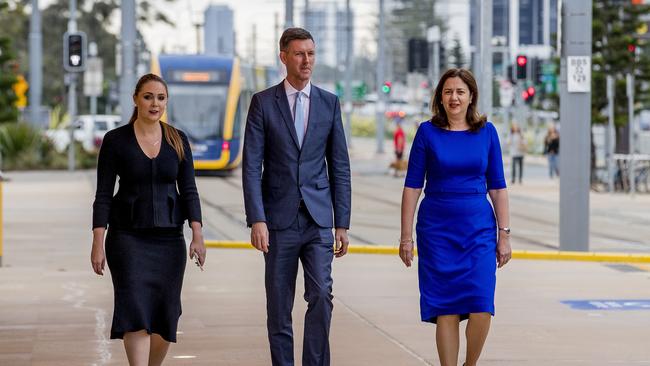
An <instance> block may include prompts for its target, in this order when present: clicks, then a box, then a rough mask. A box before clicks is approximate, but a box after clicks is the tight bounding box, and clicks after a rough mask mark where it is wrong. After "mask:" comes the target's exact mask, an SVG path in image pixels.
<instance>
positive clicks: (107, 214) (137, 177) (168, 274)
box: [91, 74, 206, 366]
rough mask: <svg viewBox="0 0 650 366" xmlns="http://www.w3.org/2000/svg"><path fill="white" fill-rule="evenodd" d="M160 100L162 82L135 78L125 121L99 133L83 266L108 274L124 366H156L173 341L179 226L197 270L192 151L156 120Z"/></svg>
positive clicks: (199, 241)
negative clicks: (87, 262)
mask: <svg viewBox="0 0 650 366" xmlns="http://www.w3.org/2000/svg"><path fill="white" fill-rule="evenodd" d="M167 98H168V91H167V85H166V83H165V82H164V80H163V79H161V78H160V77H158V76H156V75H154V74H147V75H144V76H142V77H141V78H140V80H138V83H137V84H136V86H135V91H134V92H133V102H134V103H135V108H134V110H133V115H132V116H131V120H130V121H129V123H128V124H126V125H124V126H122V127H119V128H116V129H114V130H112V131H109V132H108V133H107V134H106V136H105V137H104V141H103V143H102V147H101V149H100V151H99V161H98V164H97V193H96V195H95V203H94V204H93V245H92V253H91V263H92V267H93V270H94V271H95V273H97V274H98V275H103V271H104V264H105V263H106V264H108V268H109V269H110V271H111V277H112V280H113V289H114V296H115V307H114V310H113V325H112V328H111V339H116V338H118V339H123V340H124V348H125V350H126V355H127V358H128V360H129V364H130V365H132V366H134V365H148V366H152V365H160V364H162V362H163V360H164V358H165V355H166V354H167V350H168V349H169V343H170V342H176V329H177V326H178V319H179V317H180V315H181V287H182V285H183V273H184V272H185V263H186V258H185V255H186V249H185V239H184V237H183V223H184V222H185V220H186V219H187V220H189V223H190V226H191V228H192V242H191V244H190V248H189V254H190V257H194V258H196V261H197V264H198V265H200V266H203V264H204V263H205V254H206V252H205V246H204V243H203V235H202V231H201V206H200V201H199V194H198V191H197V188H196V183H195V181H194V166H193V162H192V151H191V149H190V146H189V142H188V140H187V136H185V134H184V133H183V132H181V131H180V130H177V129H176V128H174V127H172V126H170V125H168V124H167V123H164V122H162V121H160V118H161V116H162V115H163V114H164V113H165V107H166V105H167ZM117 177H119V190H118V192H117V194H115V196H113V191H114V187H115V180H116V178H117ZM177 187H178V188H177ZM107 226H108V232H107V234H106V251H105V252H104V233H105V232H106V227H107Z"/></svg>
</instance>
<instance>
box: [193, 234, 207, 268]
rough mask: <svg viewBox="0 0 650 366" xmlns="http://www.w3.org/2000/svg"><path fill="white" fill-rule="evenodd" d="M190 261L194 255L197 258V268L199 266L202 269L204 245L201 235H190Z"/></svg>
mask: <svg viewBox="0 0 650 366" xmlns="http://www.w3.org/2000/svg"><path fill="white" fill-rule="evenodd" d="M189 252H190V253H189V254H190V259H192V258H193V257H194V255H196V256H197V257H198V258H199V266H201V269H203V265H204V264H205V254H206V250H205V243H204V242H203V235H202V234H200V233H199V234H194V235H192V242H191V243H190V251H189Z"/></svg>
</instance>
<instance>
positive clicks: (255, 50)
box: [251, 23, 257, 66]
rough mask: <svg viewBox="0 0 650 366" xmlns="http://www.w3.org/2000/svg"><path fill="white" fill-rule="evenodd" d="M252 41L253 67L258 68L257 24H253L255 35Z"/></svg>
mask: <svg viewBox="0 0 650 366" xmlns="http://www.w3.org/2000/svg"><path fill="white" fill-rule="evenodd" d="M252 38H253V39H252V41H251V58H252V60H253V66H257V24H255V23H253V35H252Z"/></svg>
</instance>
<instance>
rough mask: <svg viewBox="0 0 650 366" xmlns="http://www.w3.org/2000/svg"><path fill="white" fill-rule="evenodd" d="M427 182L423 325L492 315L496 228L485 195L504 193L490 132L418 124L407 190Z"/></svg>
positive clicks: (421, 266) (421, 235) (420, 220)
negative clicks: (440, 317)
mask: <svg viewBox="0 0 650 366" xmlns="http://www.w3.org/2000/svg"><path fill="white" fill-rule="evenodd" d="M425 180H426V186H425V187H424V194H425V196H424V199H423V200H422V202H421V203H420V209H419V211H418V216H417V224H416V233H417V248H418V257H419V262H418V275H419V282H420V313H421V316H422V320H423V321H426V322H433V323H435V322H436V320H437V317H438V315H453V314H457V315H460V318H461V320H464V319H467V318H468V317H469V314H470V313H480V312H489V313H490V314H492V315H494V288H495V285H496V244H497V226H496V219H495V216H494V210H493V209H492V206H491V205H490V202H489V201H488V199H487V190H490V189H500V188H505V187H506V181H505V179H504V176H503V162H502V159H501V146H500V144H499V136H498V134H497V131H496V129H495V128H494V125H492V123H490V122H487V123H486V124H485V126H484V127H483V128H481V129H480V130H479V131H477V132H471V131H449V130H445V129H442V128H439V127H437V126H435V125H434V124H433V123H431V122H429V121H427V122H423V123H422V124H420V127H419V128H418V131H417V133H416V135H415V139H414V141H413V145H412V146H411V154H410V156H409V165H408V172H407V174H406V181H405V183H404V185H405V186H406V187H410V188H422V187H423V186H424V183H425Z"/></svg>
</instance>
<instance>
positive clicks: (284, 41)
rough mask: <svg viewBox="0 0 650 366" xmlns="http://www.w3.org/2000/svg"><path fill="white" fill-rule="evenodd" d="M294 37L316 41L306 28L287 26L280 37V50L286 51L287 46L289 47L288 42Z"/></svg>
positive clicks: (294, 38)
mask: <svg viewBox="0 0 650 366" xmlns="http://www.w3.org/2000/svg"><path fill="white" fill-rule="evenodd" d="M296 39H311V41H312V42H314V43H316V41H314V37H312V36H311V33H309V31H307V30H306V29H302V28H287V29H285V30H284V32H282V36H281V37H280V51H286V50H287V47H289V42H291V41H293V40H296Z"/></svg>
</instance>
